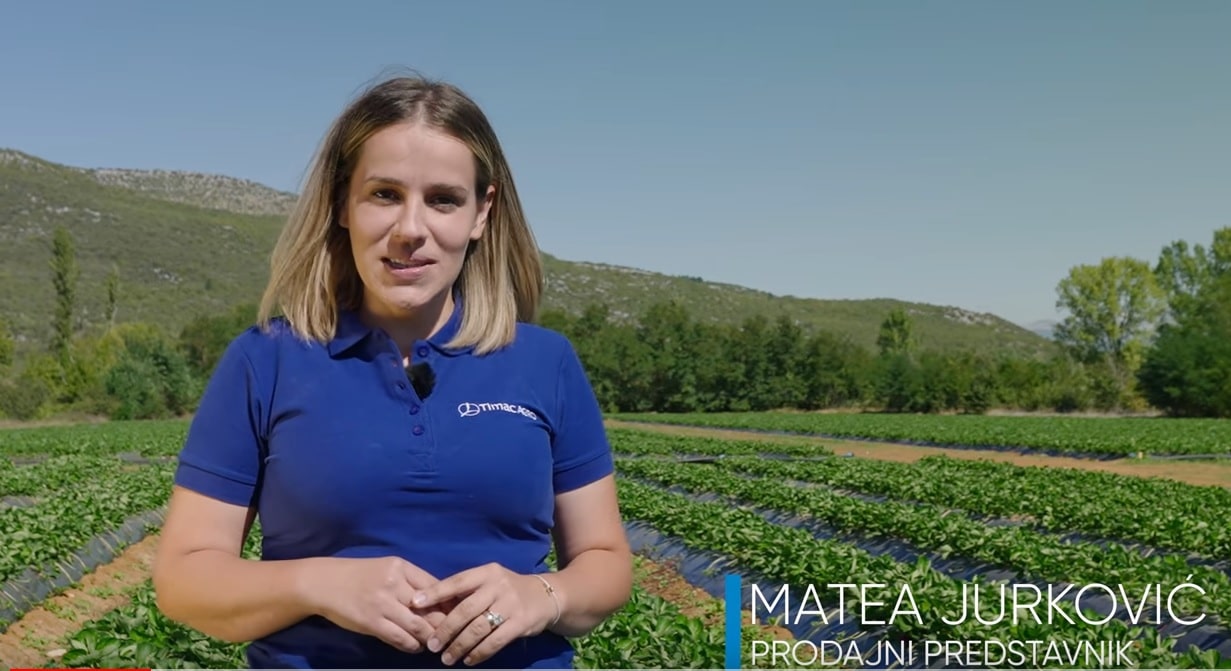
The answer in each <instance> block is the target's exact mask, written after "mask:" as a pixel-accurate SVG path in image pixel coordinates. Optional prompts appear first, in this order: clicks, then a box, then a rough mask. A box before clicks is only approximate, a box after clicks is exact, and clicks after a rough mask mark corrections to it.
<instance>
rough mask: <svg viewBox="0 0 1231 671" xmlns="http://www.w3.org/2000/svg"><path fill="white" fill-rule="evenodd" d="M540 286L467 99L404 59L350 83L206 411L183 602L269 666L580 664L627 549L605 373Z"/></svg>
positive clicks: (179, 487)
mask: <svg viewBox="0 0 1231 671" xmlns="http://www.w3.org/2000/svg"><path fill="white" fill-rule="evenodd" d="M541 286H542V270H541V266H540V261H539V256H538V249H537V247H536V245H535V242H534V239H533V237H532V235H531V233H530V230H529V228H528V227H527V224H526V222H525V219H524V216H523V214H522V209H521V205H520V203H519V201H518V197H517V192H516V189H515V188H514V184H513V179H512V175H511V174H510V171H509V168H508V166H507V164H506V162H505V158H504V156H503V153H502V150H501V147H500V144H499V142H498V141H497V139H496V136H495V133H494V132H493V131H492V129H491V127H490V125H489V124H488V121H487V119H486V118H485V116H484V115H483V113H482V112H481V111H480V110H479V108H478V107H477V106H476V105H475V103H474V102H473V101H471V100H470V99H469V98H468V97H467V96H466V95H465V94H463V93H462V92H460V91H458V90H457V89H456V88H454V87H453V86H450V85H447V84H443V83H437V82H430V81H424V80H421V79H413V78H397V79H393V80H391V81H387V82H384V83H382V84H380V85H378V86H375V87H374V88H372V89H371V90H369V91H368V92H367V93H365V94H364V95H362V96H361V97H360V98H358V99H357V100H356V101H355V102H353V103H352V104H351V105H350V106H349V107H348V108H347V109H346V110H345V112H344V113H343V114H342V115H341V117H340V118H339V119H338V120H337V121H336V122H335V124H334V126H333V128H332V129H331V131H330V132H329V134H328V136H327V137H326V139H325V142H324V144H323V146H322V148H321V150H320V152H319V155H318V156H317V158H316V160H315V162H314V164H313V166H312V169H311V171H310V174H309V178H308V182H307V185H306V187H305V189H304V191H303V194H302V196H301V198H300V200H299V203H298V206H297V208H296V211H295V212H294V214H293V215H292V216H291V217H290V219H289V221H288V224H287V226H286V228H285V230H284V231H283V233H282V236H281V238H280V239H279V241H278V243H277V246H276V248H275V250H274V253H273V258H272V263H271V280H270V283H269V287H268V289H267V291H266V294H265V296H264V299H263V302H262V307H261V315H260V320H259V321H260V323H259V324H258V325H256V326H253V327H252V328H251V329H249V330H248V331H246V332H245V333H243V334H242V335H241V336H239V337H238V338H237V339H236V340H234V341H233V342H232V343H231V344H230V346H229V347H228V349H227V350H226V353H225V355H224V356H223V357H222V359H221V361H220V363H219V364H218V366H217V368H216V370H215V372H214V374H213V376H212V378H211V379H210V382H209V385H208V387H207V389H206V391H205V393H204V395H203V397H202V399H201V404H200V408H199V409H198V411H197V414H196V416H195V417H194V419H193V422H192V425H191V428H190V430H189V434H188V438H187V441H186V443H185V445H184V447H183V451H182V453H181V455H180V463H179V467H178V470H177V472H176V478H175V488H174V490H173V493H172V496H171V501H170V505H169V509H168V513H167V517H166V523H165V526H164V528H163V531H162V540H161V543H160V546H159V551H158V557H157V564H156V567H155V571H154V584H155V588H156V590H157V594H158V604H159V607H160V608H161V609H162V610H163V612H164V613H166V614H167V616H168V617H171V618H173V619H175V620H177V621H180V622H182V623H185V624H186V625H188V626H191V627H194V628H196V629H198V630H200V631H202V632H205V633H207V634H209V635H211V636H215V637H218V638H220V639H225V640H229V641H251V642H252V643H251V645H250V646H249V648H248V660H249V663H250V665H251V666H252V667H254V668H272V667H280V668H373V667H398V668H411V667H432V666H437V667H438V666H441V665H444V666H456V665H460V664H467V665H480V666H493V667H500V668H525V667H552V668H560V667H569V666H571V665H572V660H573V657H572V654H573V653H572V648H571V646H570V644H569V642H568V640H567V638H568V637H574V636H580V635H583V634H585V633H586V632H588V631H590V630H592V629H593V628H594V627H595V626H597V625H598V624H599V623H600V622H602V621H603V619H604V618H606V617H607V616H608V615H610V614H611V613H612V612H614V611H615V610H617V609H619V608H620V607H622V606H623V604H624V603H625V602H626V601H627V599H628V597H629V592H630V589H631V581H632V578H631V573H632V569H631V557H630V552H629V548H628V544H627V540H626V538H625V535H624V530H623V525H622V523H621V519H620V514H619V509H618V506H617V500H616V491H615V484H614V480H613V468H612V456H611V450H610V446H609V445H608V443H607V441H606V434H605V431H604V428H603V424H602V417H601V413H600V410H599V407H598V404H597V402H596V400H595V397H594V393H593V391H592V389H591V387H590V385H589V383H588V380H587V378H586V375H585V373H584V371H583V370H582V366H581V363H580V361H579V360H578V358H577V355H576V354H575V351H574V349H573V348H572V346H571V345H570V343H569V342H568V341H567V340H565V339H564V338H563V337H562V336H560V335H558V334H556V333H554V332H552V331H549V330H547V329H544V328H541V327H537V326H534V325H531V324H529V323H528V322H529V321H530V320H531V319H532V318H533V316H534V315H535V313H536V310H537V304H538V300H539V295H540V292H541ZM275 308H277V309H279V310H280V311H281V313H282V316H280V317H278V318H271V316H270V315H271V314H272V313H273V311H274V310H275ZM257 514H259V516H260V520H261V532H262V535H263V537H262V561H251V560H245V559H242V558H241V556H240V552H241V545H242V541H243V539H244V538H245V537H246V536H247V535H248V531H249V529H250V528H251V525H252V523H253V520H254V518H255V517H256V515H257ZM553 539H554V542H555V549H556V551H557V565H558V567H559V570H558V571H555V572H549V571H548V564H547V556H548V554H549V552H550V550H551V548H552V542H553Z"/></svg>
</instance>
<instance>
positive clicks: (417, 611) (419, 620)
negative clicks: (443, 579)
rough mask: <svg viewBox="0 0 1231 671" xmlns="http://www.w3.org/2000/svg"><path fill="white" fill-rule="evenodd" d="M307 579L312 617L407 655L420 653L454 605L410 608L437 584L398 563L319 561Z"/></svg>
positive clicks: (443, 602) (384, 559) (396, 560)
mask: <svg viewBox="0 0 1231 671" xmlns="http://www.w3.org/2000/svg"><path fill="white" fill-rule="evenodd" d="M307 577H308V579H309V580H310V581H311V584H310V585H308V586H307V590H308V594H309V595H310V602H311V603H312V607H313V611H314V612H316V613H318V614H320V615H322V616H323V617H325V618H327V619H328V620H330V621H331V622H333V623H334V624H337V625H338V626H340V627H342V628H344V629H348V630H350V631H353V632H356V633H360V634H365V635H369V636H375V637H377V638H379V639H381V640H382V641H384V642H386V643H388V644H389V645H391V646H393V647H395V648H397V649H398V650H402V651H405V652H411V653H415V652H422V651H423V650H424V649H425V648H426V644H427V640H428V639H429V638H431V637H432V635H433V634H435V633H436V629H437V627H438V626H440V625H443V624H446V616H447V615H448V612H449V611H448V608H449V607H451V606H452V605H453V604H454V603H456V602H455V601H452V600H450V599H448V598H447V597H445V598H442V599H439V600H438V601H437V602H435V604H434V605H429V606H426V607H422V608H420V607H415V606H412V605H411V599H413V598H414V595H415V593H416V592H419V591H422V590H424V589H428V588H430V587H431V586H432V585H434V584H436V583H437V580H436V578H435V577H434V576H432V575H431V574H429V573H427V572H426V571H424V570H423V569H421V568H419V567H417V566H415V565H414V564H411V563H410V562H408V561H406V560H404V559H401V558H399V557H381V558H376V559H342V558H327V559H321V560H319V561H318V562H317V564H316V565H315V566H313V570H311V571H310V572H309V574H308V576H307Z"/></svg>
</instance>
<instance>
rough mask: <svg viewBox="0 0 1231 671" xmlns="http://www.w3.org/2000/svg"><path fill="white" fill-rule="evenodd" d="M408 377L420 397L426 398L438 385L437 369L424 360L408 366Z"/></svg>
mask: <svg viewBox="0 0 1231 671" xmlns="http://www.w3.org/2000/svg"><path fill="white" fill-rule="evenodd" d="M406 377H407V378H408V379H409V380H410V386H412V387H414V388H415V393H417V394H419V398H423V399H426V398H427V397H428V396H430V395H431V393H432V389H433V388H434V387H435V386H436V371H434V370H432V367H431V366H429V365H427V363H426V362H423V361H420V362H419V363H417V364H414V365H412V366H410V367H408V368H407V369H406Z"/></svg>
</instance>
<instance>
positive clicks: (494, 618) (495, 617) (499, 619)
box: [487, 610, 504, 629]
mask: <svg viewBox="0 0 1231 671" xmlns="http://www.w3.org/2000/svg"><path fill="white" fill-rule="evenodd" d="M487 622H488V624H490V625H491V626H492V629H495V628H496V627H499V626H500V625H502V624H504V617H503V616H501V615H500V614H499V613H493V612H491V611H490V610H489V611H487Z"/></svg>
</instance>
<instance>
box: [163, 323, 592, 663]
mask: <svg viewBox="0 0 1231 671" xmlns="http://www.w3.org/2000/svg"><path fill="white" fill-rule="evenodd" d="M460 320H461V306H460V301H459V302H458V307H457V308H456V309H455V310H454V313H453V314H452V315H451V317H450V319H449V321H448V323H447V324H446V325H445V326H444V327H443V328H442V329H440V330H439V331H438V332H437V333H436V334H434V335H433V336H432V337H431V338H429V339H427V340H423V341H420V342H416V343H415V346H414V352H413V360H414V361H415V362H426V363H427V364H428V365H429V366H431V368H432V370H433V371H434V373H435V386H434V388H433V389H432V390H431V392H430V393H429V394H427V398H420V397H419V396H418V395H417V394H416V392H415V390H414V388H413V387H412V385H411V384H409V383H408V380H407V375H406V373H405V371H404V368H403V366H402V358H401V354H400V353H399V351H398V348H397V345H396V344H395V343H394V342H393V341H392V340H391V339H390V338H388V337H387V336H386V335H385V333H384V332H383V331H381V330H378V329H369V328H368V327H366V326H365V325H364V324H363V323H362V322H361V321H360V320H359V318H358V316H357V315H356V314H355V313H352V312H348V311H343V312H342V313H341V315H340V320H339V326H338V330H337V333H336V337H335V338H334V339H333V340H332V341H331V342H329V343H328V344H326V345H321V344H311V343H305V342H304V341H302V340H300V339H298V338H296V337H295V335H294V334H293V333H292V332H291V330H290V328H289V327H288V326H287V324H286V323H285V322H283V321H276V322H275V323H274V326H273V328H272V329H271V330H270V332H268V333H266V332H262V331H261V330H259V329H258V328H257V327H252V328H250V329H248V330H247V331H245V332H244V333H243V334H242V335H240V336H239V337H238V338H236V339H235V340H234V341H232V342H231V343H230V345H229V346H228V348H227V350H226V351H225V353H224V355H223V356H222V358H221V360H220V362H219V364H218V366H217V368H216V370H215V372H214V374H213V376H212V378H211V379H210V381H209V384H208V386H207V388H206V390H205V393H204V395H203V396H202V399H201V402H200V407H199V409H198V410H197V413H196V416H195V418H194V419H193V421H192V424H191V427H190V429H189V433H188V438H187V442H186V443H185V445H184V447H183V450H182V452H181V454H180V461H179V466H178V470H177V473H176V478H175V481H176V483H177V484H179V485H182V486H183V487H186V488H188V489H192V490H194V491H197V492H200V493H202V494H204V495H207V496H210V497H214V498H216V499H220V500H222V501H227V502H230V503H234V504H238V505H243V506H249V505H255V506H256V508H257V510H258V511H259V516H260V522H261V531H262V533H263V539H262V556H263V558H264V559H267V560H279V559H297V558H302V557H322V556H328V557H382V556H389V555H397V556H400V557H403V558H405V559H406V560H407V561H409V562H411V563H413V564H415V565H417V566H419V567H421V568H423V569H424V570H426V571H427V572H429V573H431V574H432V575H435V576H436V577H438V578H445V577H448V576H450V575H453V574H455V573H457V572H459V571H463V570H466V569H469V568H472V567H475V566H479V565H481V564H485V563H488V562H498V563H500V564H502V565H504V566H505V567H507V568H509V569H511V570H513V571H516V572H518V573H535V572H543V571H546V570H547V565H546V563H545V559H546V557H547V555H548V553H549V551H550V549H551V530H552V526H553V513H554V496H555V495H556V494H559V493H561V492H566V491H569V490H572V489H575V488H578V487H581V486H583V485H586V484H589V483H591V482H594V481H596V480H598V479H600V478H602V477H604V476H606V475H608V474H610V473H612V471H613V465H612V456H611V448H610V446H609V444H608V442H607V437H606V433H605V431H604V427H603V424H602V413H601V411H600V408H599V406H598V403H597V401H596V399H595V396H594V392H593V390H592V388H591V386H590V384H589V381H588V379H587V376H586V374H585V372H584V371H583V369H582V365H581V362H580V361H579V359H578V357H577V355H576V352H575V351H574V349H573V347H572V345H571V344H570V343H569V341H568V340H566V339H565V338H564V337H563V336H562V335H560V334H557V333H555V332H553V331H550V330H547V329H545V328H542V327H538V326H535V325H531V324H519V325H518V326H517V332H516V339H515V341H514V342H513V343H512V344H511V345H509V346H507V347H505V348H503V349H501V350H498V351H496V352H494V353H490V354H487V355H484V356H479V355H476V354H475V353H474V352H473V351H471V350H470V349H463V350H452V349H448V348H446V347H445V346H444V344H445V343H446V342H448V340H449V339H450V338H451V337H452V336H453V335H454V333H456V331H457V329H458V327H459V325H460ZM248 661H249V664H250V665H251V666H252V667H253V668H423V667H441V668H443V665H441V664H440V661H439V654H438V653H423V654H419V655H409V654H406V653H402V652H399V651H397V650H395V649H394V648H392V647H391V646H388V645H386V644H385V643H384V642H382V641H380V640H379V639H377V638H375V637H368V636H362V635H359V634H355V633H352V632H349V631H347V630H344V629H342V628H340V627H338V626H336V625H334V624H332V623H331V622H329V621H328V620H326V619H324V618H321V617H312V618H309V619H307V620H305V621H302V622H300V623H298V624H296V625H293V626H291V627H289V628H287V629H285V630H283V631H280V632H277V633H274V634H272V635H270V636H267V637H265V638H263V639H260V640H257V641H255V642H253V643H252V644H251V645H250V646H249V649H248ZM572 663H573V649H572V646H571V645H570V643H569V642H568V640H567V639H565V638H563V637H561V636H558V635H556V634H551V633H544V634H542V635H539V636H537V637H534V638H523V639H519V640H517V641H515V642H513V643H512V644H510V645H508V646H507V647H506V648H505V649H504V650H502V651H501V652H500V653H499V654H497V655H495V656H494V657H492V658H490V659H488V660H487V662H486V663H485V664H483V665H482V666H486V667H497V668H532V667H549V668H568V667H571V666H572Z"/></svg>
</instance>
